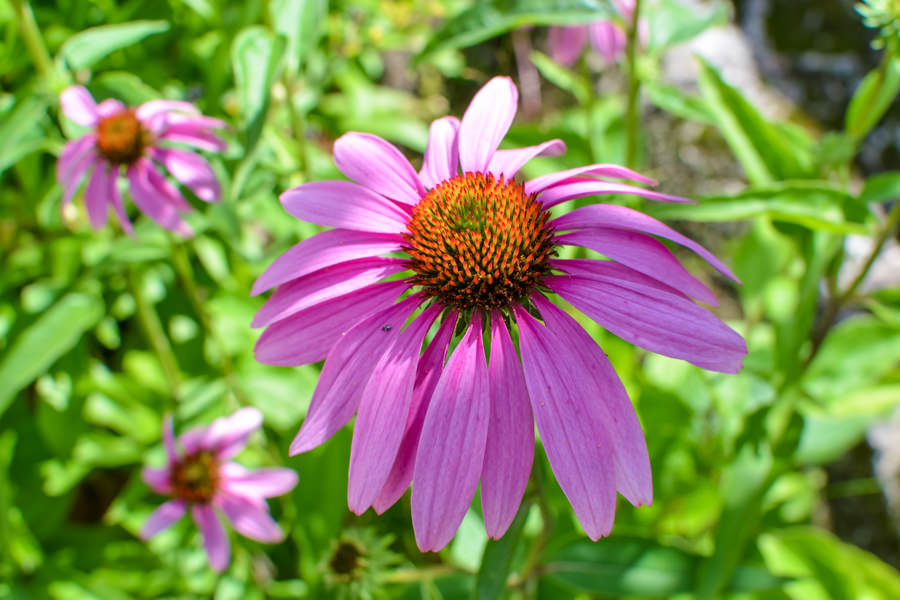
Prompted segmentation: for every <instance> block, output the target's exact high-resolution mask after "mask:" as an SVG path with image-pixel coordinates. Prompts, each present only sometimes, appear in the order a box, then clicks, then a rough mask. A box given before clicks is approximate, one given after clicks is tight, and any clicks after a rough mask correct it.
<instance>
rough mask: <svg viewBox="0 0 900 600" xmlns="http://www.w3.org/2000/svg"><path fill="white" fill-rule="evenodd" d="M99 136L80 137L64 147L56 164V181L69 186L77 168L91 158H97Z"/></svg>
mask: <svg viewBox="0 0 900 600" xmlns="http://www.w3.org/2000/svg"><path fill="white" fill-rule="evenodd" d="M96 144H97V136H96V135H94V134H90V135H86V136H84V137H80V138H78V139H77V140H73V141H71V142H69V143H68V144H66V145H65V146H64V147H63V151H62V153H61V154H60V155H59V160H58V161H57V162H56V179H57V180H58V181H59V182H60V183H61V184H62V185H68V184H69V180H70V179H72V175H73V173H74V171H75V168H76V167H78V165H80V164H81V163H82V162H84V160H85V159H86V158H87V157H89V156H96Z"/></svg>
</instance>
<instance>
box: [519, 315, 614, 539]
mask: <svg viewBox="0 0 900 600" xmlns="http://www.w3.org/2000/svg"><path fill="white" fill-rule="evenodd" d="M513 310H514V312H515V316H516V321H517V323H518V325H519V349H520V350H521V354H522V366H523V370H524V372H525V383H526V385H527V386H528V395H529V396H530V398H531V407H532V411H533V413H534V419H535V421H536V422H537V427H538V432H539V433H540V435H541V441H542V443H543V445H544V451H545V452H546V454H547V458H548V459H549V460H550V466H551V467H552V468H553V473H554V474H555V475H556V479H557V481H558V482H559V485H560V487H561V488H562V490H563V493H565V495H566V497H567V498H568V499H569V503H570V504H571V505H572V508H573V509H574V510H575V515H576V516H577V517H578V521H579V522H580V523H581V525H582V527H584V530H585V533H587V535H588V537H590V538H591V539H592V540H597V539H599V538H601V537H604V536H607V535H609V532H610V531H611V530H612V526H613V518H614V516H615V510H616V475H615V466H614V460H613V455H614V450H613V446H612V444H611V443H610V440H609V437H608V436H607V434H606V429H605V427H604V426H603V424H602V422H601V421H600V420H601V417H602V415H601V414H600V411H599V409H598V408H597V404H598V402H597V399H596V398H595V397H594V388H593V386H592V385H589V384H587V383H586V380H585V378H584V374H583V373H582V372H581V369H579V365H580V360H579V358H578V355H577V353H576V351H575V350H574V349H573V348H572V347H571V346H570V345H569V342H568V340H562V339H560V338H558V337H557V336H556V335H555V334H554V332H552V331H550V330H549V329H548V328H547V327H545V326H544V325H541V324H540V323H538V322H537V321H536V320H535V319H534V317H532V316H531V315H529V314H528V313H527V312H526V311H525V310H524V309H523V308H521V307H520V306H519V305H515V306H514V309H513Z"/></svg>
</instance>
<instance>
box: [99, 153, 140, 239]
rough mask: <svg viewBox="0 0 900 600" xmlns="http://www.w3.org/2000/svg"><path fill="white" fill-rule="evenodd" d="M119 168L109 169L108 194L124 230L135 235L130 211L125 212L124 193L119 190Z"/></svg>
mask: <svg viewBox="0 0 900 600" xmlns="http://www.w3.org/2000/svg"><path fill="white" fill-rule="evenodd" d="M118 181H119V170H118V169H110V170H109V178H108V179H107V181H106V183H107V185H108V186H109V187H108V189H107V191H106V194H107V197H108V198H109V202H110V204H112V207H113V210H114V211H115V213H116V217H118V219H119V225H120V226H121V227H122V231H124V232H125V233H127V234H128V235H130V236H134V226H133V225H132V224H131V220H130V219H129V218H128V213H126V212H125V206H123V205H122V194H121V193H120V192H119V183H118Z"/></svg>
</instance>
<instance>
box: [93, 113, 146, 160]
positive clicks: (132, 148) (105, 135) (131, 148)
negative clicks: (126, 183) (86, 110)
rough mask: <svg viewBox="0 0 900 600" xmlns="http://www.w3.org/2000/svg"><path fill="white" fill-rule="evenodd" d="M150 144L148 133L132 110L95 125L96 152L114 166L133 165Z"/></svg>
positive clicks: (104, 119)
mask: <svg viewBox="0 0 900 600" xmlns="http://www.w3.org/2000/svg"><path fill="white" fill-rule="evenodd" d="M150 143H151V136H150V132H149V131H147V130H146V129H145V128H144V126H143V125H142V124H141V122H140V120H138V118H137V116H136V115H135V114H134V111H133V110H123V111H121V112H118V113H116V114H114V115H110V116H108V117H104V118H102V119H100V121H99V122H98V123H97V151H98V152H100V155H101V156H103V158H105V159H106V160H108V161H109V162H111V163H113V164H114V165H131V164H134V163H135V162H136V161H137V159H139V158H140V157H141V155H142V154H143V153H144V148H146V147H147V146H149V145H150Z"/></svg>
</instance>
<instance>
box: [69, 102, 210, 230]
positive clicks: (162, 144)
mask: <svg viewBox="0 0 900 600" xmlns="http://www.w3.org/2000/svg"><path fill="white" fill-rule="evenodd" d="M60 104H61V106H62V111H63V114H65V115H66V116H67V117H68V118H69V119H71V120H72V121H74V122H75V123H77V124H78V125H82V126H84V127H90V128H91V131H90V132H88V133H86V134H85V135H83V136H82V137H80V138H78V139H77V140H74V141H71V142H69V143H68V144H66V146H65V148H63V151H62V154H61V155H60V157H59V162H58V163H57V165H56V176H57V178H58V179H59V182H60V184H62V186H63V187H64V192H63V201H62V204H63V206H65V205H66V204H68V203H69V202H70V201H71V200H72V197H73V196H74V195H75V192H77V191H78V189H79V188H80V187H81V184H82V182H83V181H84V180H85V178H87V180H88V183H87V188H86V189H85V193H84V201H85V205H86V207H87V213H88V218H89V219H90V222H91V225H92V226H93V227H94V228H95V229H100V228H101V227H103V225H104V224H105V223H106V217H107V212H108V207H109V206H110V205H112V208H113V210H114V211H115V212H116V215H117V216H118V218H119V223H121V225H122V229H124V230H125V231H126V232H128V233H129V234H132V233H133V228H132V225H131V222H130V221H129V220H128V215H127V214H126V212H125V208H124V206H123V204H122V196H121V194H120V193H119V187H118V180H119V178H120V176H122V175H124V176H125V177H126V178H127V180H128V189H129V190H130V192H131V197H132V199H133V200H134V203H135V204H136V205H137V207H138V208H139V209H140V210H141V212H143V213H144V214H146V215H147V216H148V217H150V218H151V219H153V220H154V221H156V222H157V223H159V224H160V225H161V226H162V227H165V228H166V229H169V230H171V231H174V232H177V233H180V234H182V235H185V236H188V235H191V229H190V227H188V225H187V223H185V222H184V221H183V220H182V219H181V217H180V216H179V213H183V212H188V211H190V210H191V205H190V204H188V203H187V202H186V201H185V199H184V197H183V196H182V195H181V192H180V191H179V190H178V188H177V187H176V186H175V185H173V184H172V183H171V182H170V181H169V180H168V179H167V178H166V177H165V175H164V174H163V173H162V172H161V171H160V165H161V166H163V167H165V169H166V170H167V171H168V172H169V173H170V174H171V175H172V176H173V177H174V178H175V179H176V180H178V181H179V182H181V183H182V184H183V185H184V186H186V187H187V188H188V189H190V190H191V191H192V192H194V194H195V195H196V196H197V197H198V198H200V199H201V200H205V201H207V202H215V201H217V200H218V199H219V196H220V193H221V192H220V188H219V182H218V181H217V180H216V176H215V174H214V173H213V171H212V169H211V168H210V166H209V163H208V162H206V160H205V159H204V158H202V157H201V156H199V155H198V154H196V153H194V152H193V151H189V150H185V149H182V148H178V147H177V146H173V145H172V144H173V143H175V144H184V145H187V146H192V147H194V148H199V149H202V150H208V151H211V152H221V151H223V150H224V149H225V143H224V142H223V141H222V140H220V139H219V138H218V137H216V135H214V134H213V130H215V129H220V128H222V127H224V126H225V123H223V122H222V121H220V120H218V119H213V118H212V117H206V116H203V115H201V114H200V112H199V111H198V110H197V109H196V108H195V107H194V106H193V105H192V104H190V103H188V102H180V101H176V100H151V101H149V102H145V103H144V104H141V105H140V106H138V107H136V108H131V107H127V106H125V105H124V104H122V103H121V102H119V101H118V100H115V99H112V98H110V99H108V100H104V101H103V102H101V103H100V104H97V103H95V102H94V98H93V97H92V96H91V94H90V92H88V91H87V90H86V89H85V88H83V87H81V86H71V87H69V88H67V89H66V90H65V91H64V92H63V93H62V95H61V96H60Z"/></svg>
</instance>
